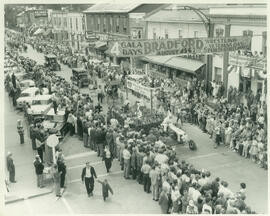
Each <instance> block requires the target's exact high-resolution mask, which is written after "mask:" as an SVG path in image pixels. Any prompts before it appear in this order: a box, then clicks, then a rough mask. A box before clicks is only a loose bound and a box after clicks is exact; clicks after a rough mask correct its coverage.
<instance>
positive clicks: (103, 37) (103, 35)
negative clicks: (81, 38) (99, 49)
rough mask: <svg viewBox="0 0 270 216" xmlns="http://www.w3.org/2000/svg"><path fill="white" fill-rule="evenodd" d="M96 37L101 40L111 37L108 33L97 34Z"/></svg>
mask: <svg viewBox="0 0 270 216" xmlns="http://www.w3.org/2000/svg"><path fill="white" fill-rule="evenodd" d="M96 37H97V38H98V39H99V40H100V41H107V40H108V39H109V35H108V34H96Z"/></svg>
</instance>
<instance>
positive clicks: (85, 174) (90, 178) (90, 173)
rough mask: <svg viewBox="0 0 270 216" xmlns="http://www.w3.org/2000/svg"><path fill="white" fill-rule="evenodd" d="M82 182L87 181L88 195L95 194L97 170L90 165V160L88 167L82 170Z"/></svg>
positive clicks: (87, 163)
mask: <svg viewBox="0 0 270 216" xmlns="http://www.w3.org/2000/svg"><path fill="white" fill-rule="evenodd" d="M81 177H82V183H85V187H86V191H87V194H88V197H90V196H93V190H94V184H95V179H94V178H97V175H96V171H95V169H94V167H92V166H91V165H90V163H89V162H86V167H84V168H83V170H82V176H81Z"/></svg>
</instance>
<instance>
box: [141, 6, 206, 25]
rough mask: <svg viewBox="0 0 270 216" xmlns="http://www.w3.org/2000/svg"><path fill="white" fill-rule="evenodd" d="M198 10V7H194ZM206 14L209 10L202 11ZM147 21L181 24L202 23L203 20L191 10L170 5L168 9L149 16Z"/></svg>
mask: <svg viewBox="0 0 270 216" xmlns="http://www.w3.org/2000/svg"><path fill="white" fill-rule="evenodd" d="M185 6H186V5H185ZM192 7H195V8H198V7H197V6H196V5H194V6H192ZM201 11H202V12H203V13H204V14H208V13H209V10H208V9H205V8H204V9H203V8H202V9H201ZM146 21H150V22H166V21H167V22H168V21H169V22H179V21H192V22H201V18H200V17H199V16H198V15H197V14H196V13H195V12H194V11H193V10H190V9H184V8H183V5H169V6H168V7H166V8H164V9H161V10H159V11H157V12H156V13H154V14H152V15H150V16H148V17H147V18H146Z"/></svg>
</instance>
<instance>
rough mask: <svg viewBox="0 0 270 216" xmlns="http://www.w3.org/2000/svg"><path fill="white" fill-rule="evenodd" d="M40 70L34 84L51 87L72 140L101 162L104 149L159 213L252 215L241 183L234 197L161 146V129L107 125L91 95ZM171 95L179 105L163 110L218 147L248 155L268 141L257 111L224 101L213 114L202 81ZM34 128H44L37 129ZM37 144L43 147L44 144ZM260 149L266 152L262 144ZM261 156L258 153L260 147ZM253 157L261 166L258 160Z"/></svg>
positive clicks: (209, 175) (218, 182) (217, 181)
mask: <svg viewBox="0 0 270 216" xmlns="http://www.w3.org/2000/svg"><path fill="white" fill-rule="evenodd" d="M38 71H39V73H41V75H40V77H39V79H42V80H45V81H44V82H40V81H39V80H35V81H36V83H40V85H44V87H46V86H47V87H48V85H49V86H51V87H50V88H51V90H50V93H51V94H53V98H54V99H53V100H54V108H55V112H56V113H57V112H58V111H60V110H62V109H64V110H65V120H66V122H67V124H68V130H69V133H70V136H73V135H74V134H76V135H77V136H78V137H79V139H81V140H83V143H84V146H85V147H88V148H91V149H93V150H94V151H96V152H97V154H98V156H100V157H103V155H104V148H105V146H108V147H109V148H108V149H109V150H110V152H111V155H112V158H115V159H116V158H117V159H118V160H119V162H120V165H121V167H122V170H123V171H124V177H125V178H126V179H133V180H137V181H138V183H139V184H142V185H143V190H144V191H145V192H146V193H152V198H153V200H154V201H158V203H159V205H160V207H161V210H162V213H165V214H166V213H173V214H175V213H176V214H177V213H183V214H197V213H199V214H200V213H202V214H207V213H208V214H214V213H215V214H239V213H242V214H247V213H255V212H253V211H252V210H251V208H250V207H249V206H247V205H246V203H245V199H246V198H247V197H246V187H247V186H246V184H245V183H244V182H241V180H240V182H239V190H238V191H236V192H232V191H231V190H230V189H229V187H228V186H229V184H228V182H227V181H224V180H221V179H220V178H219V177H216V178H214V177H213V175H212V173H211V172H210V171H208V170H205V169H202V170H198V169H196V168H195V167H194V166H193V165H192V164H190V163H189V162H187V161H184V160H181V159H179V158H178V157H177V156H176V152H175V149H174V148H173V147H171V146H169V145H166V144H165V143H164V139H163V138H164V136H166V134H164V132H163V131H162V129H161V128H153V129H152V130H150V132H149V133H146V132H145V131H135V130H134V129H132V128H130V127H129V124H128V122H126V123H125V124H123V125H122V124H119V122H118V121H117V120H116V119H115V118H114V116H111V117H110V119H107V121H108V124H107V125H106V124H105V117H104V115H103V114H101V111H102V106H101V104H99V103H98V104H94V102H93V100H92V99H91V98H90V97H89V96H84V95H82V94H81V93H80V92H79V90H78V89H74V88H73V87H72V86H71V85H70V84H69V83H68V82H66V81H65V80H64V79H62V78H61V77H59V76H57V75H55V74H54V73H53V72H51V71H48V70H47V69H46V68H42V67H41V68H40V70H38ZM175 95H176V96H177V98H179V103H180V104H177V105H175V106H174V108H173V105H171V104H170V102H168V104H167V106H168V107H167V108H168V109H174V113H175V114H177V115H178V117H179V120H182V121H189V122H190V123H193V124H197V125H199V126H200V127H201V129H202V130H203V131H205V132H208V133H209V135H210V136H211V137H215V141H216V142H217V144H220V143H221V142H224V143H225V144H229V145H230V146H231V147H232V148H234V149H235V150H237V151H238V152H239V153H241V154H242V153H243V154H244V156H248V154H247V152H248V153H249V151H248V150H247V149H248V148H247V145H248V144H250V143H252V149H253V150H250V151H251V152H256V151H254V147H255V142H253V141H254V140H256V141H258V142H257V145H259V144H258V143H259V142H265V141H266V136H265V132H266V127H265V121H264V120H265V119H263V118H262V117H261V112H259V111H258V110H257V113H259V118H258V117H257V115H255V114H253V115H252V114H251V113H249V112H248V111H249V110H248V109H249V108H247V109H245V107H243V106H235V105H234V106H233V105H231V104H229V103H227V102H225V103H221V102H218V104H219V105H218V107H217V108H216V109H215V110H211V109H209V108H207V106H206V105H205V103H206V98H207V96H206V95H207V94H206V92H205V91H204V83H203V82H199V81H198V80H195V79H194V81H193V82H192V83H189V84H188V85H187V87H185V88H183V89H180V90H179V91H177V92H176V93H175ZM161 98H162V97H161ZM163 100H164V99H163ZM163 102H164V101H163ZM255 105H257V104H255ZM223 114H224V115H223ZM254 116H255V117H254ZM247 118H250V120H248V119H247ZM254 118H255V122H254ZM212 119H213V121H212ZM210 120H211V121H210ZM235 120H237V121H235ZM256 122H257V124H255V123H256ZM223 125H224V126H223ZM37 127H42V126H40V125H39V124H38V125H37ZM217 128H219V129H220V130H219V131H218V130H217ZM221 128H223V129H221ZM230 131H231V132H230ZM229 132H230V133H229ZM254 133H255V135H254ZM229 138H230V139H229ZM41 144H42V145H44V144H45V140H43V141H42V143H41ZM253 144H254V145H253ZM260 145H261V144H260ZM241 146H242V150H243V151H241ZM263 146H264V148H266V144H265V143H264V144H263ZM263 151H266V150H263ZM259 152H261V149H260V150H259V148H258V153H259ZM252 158H253V159H254V160H255V159H256V161H258V160H259V161H261V159H260V157H259V156H258V158H257V156H256V157H255V156H254V157H252ZM262 164H265V162H262Z"/></svg>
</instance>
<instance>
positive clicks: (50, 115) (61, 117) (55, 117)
mask: <svg viewBox="0 0 270 216" xmlns="http://www.w3.org/2000/svg"><path fill="white" fill-rule="evenodd" d="M46 119H48V120H50V121H51V122H59V123H61V122H64V121H65V110H58V111H57V114H55V113H54V109H53V108H51V109H50V110H49V111H48V112H47V114H46Z"/></svg>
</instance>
